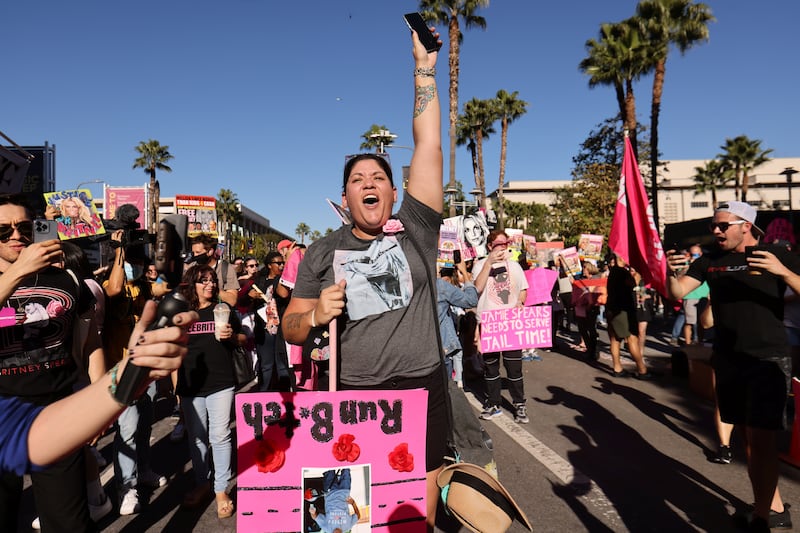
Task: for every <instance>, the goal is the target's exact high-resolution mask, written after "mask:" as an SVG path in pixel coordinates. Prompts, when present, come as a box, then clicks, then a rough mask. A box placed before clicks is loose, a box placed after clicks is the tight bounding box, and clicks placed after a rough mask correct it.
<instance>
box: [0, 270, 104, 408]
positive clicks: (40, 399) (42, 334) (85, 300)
mask: <svg viewBox="0 0 800 533" xmlns="http://www.w3.org/2000/svg"><path fill="white" fill-rule="evenodd" d="M92 305H94V297H93V296H92V294H91V291H90V290H89V288H88V287H87V286H86V284H85V283H83V282H82V281H79V282H78V283H77V284H76V280H75V279H73V278H72V276H70V275H69V274H68V273H67V272H66V271H64V270H61V269H58V268H54V267H49V268H47V269H45V270H43V271H42V272H40V273H38V274H35V275H33V276H28V277H26V278H25V279H23V280H22V282H21V283H20V284H19V286H18V287H17V290H16V291H14V294H12V295H11V297H10V298H9V299H8V301H7V302H6V304H5V307H3V308H2V310H0V394H2V395H5V396H19V397H21V398H24V399H25V400H27V401H29V402H32V403H35V404H37V405H47V404H50V403H53V402H55V401H57V400H60V399H61V398H64V397H66V396H69V395H70V394H71V393H72V387H73V385H74V383H75V381H76V379H77V377H78V376H77V372H78V369H77V366H76V365H75V359H74V358H73V356H72V353H71V352H72V333H73V327H74V320H75V317H76V316H77V315H79V314H82V313H84V312H85V311H87V310H88V309H89V307H90V306H92ZM76 311H77V315H76ZM12 315H13V318H12Z"/></svg>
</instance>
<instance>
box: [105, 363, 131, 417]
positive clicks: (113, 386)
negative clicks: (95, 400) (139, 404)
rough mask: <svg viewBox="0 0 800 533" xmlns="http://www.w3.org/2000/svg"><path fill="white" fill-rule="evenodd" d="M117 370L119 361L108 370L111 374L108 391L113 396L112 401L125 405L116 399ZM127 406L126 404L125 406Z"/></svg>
mask: <svg viewBox="0 0 800 533" xmlns="http://www.w3.org/2000/svg"><path fill="white" fill-rule="evenodd" d="M118 371H119V363H117V364H116V365H114V367H113V368H112V369H111V370H109V372H108V373H109V374H111V385H109V386H108V392H109V394H111V397H112V398H114V401H115V402H117V403H118V404H119V405H125V404H124V403H122V402H120V401H119V399H117V385H118V383H117V372H118ZM126 407H127V406H126Z"/></svg>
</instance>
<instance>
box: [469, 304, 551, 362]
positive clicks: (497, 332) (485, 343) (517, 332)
mask: <svg viewBox="0 0 800 533" xmlns="http://www.w3.org/2000/svg"><path fill="white" fill-rule="evenodd" d="M552 322H553V308H552V307H551V306H549V305H533V306H530V307H512V308H510V309H494V310H492V311H483V312H482V313H481V353H494V352H502V351H506V350H522V349H525V348H547V347H550V346H552V345H553V334H552V330H551V326H552Z"/></svg>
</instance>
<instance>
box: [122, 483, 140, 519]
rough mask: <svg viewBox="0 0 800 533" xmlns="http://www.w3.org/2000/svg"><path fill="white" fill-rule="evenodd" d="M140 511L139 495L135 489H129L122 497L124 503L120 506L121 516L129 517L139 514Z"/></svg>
mask: <svg viewBox="0 0 800 533" xmlns="http://www.w3.org/2000/svg"><path fill="white" fill-rule="evenodd" d="M140 509H141V508H140V506H139V494H138V493H137V492H136V489H135V488H133V489H128V490H127V492H125V495H124V496H123V497H122V502H121V503H120V504H119V514H120V515H121V516H127V515H131V514H134V513H138V512H139V510H140Z"/></svg>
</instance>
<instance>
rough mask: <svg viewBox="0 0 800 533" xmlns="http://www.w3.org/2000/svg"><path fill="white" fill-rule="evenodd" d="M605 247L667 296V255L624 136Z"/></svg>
mask: <svg viewBox="0 0 800 533" xmlns="http://www.w3.org/2000/svg"><path fill="white" fill-rule="evenodd" d="M608 247H609V248H611V250H613V251H614V252H616V253H617V254H618V255H619V256H620V257H622V259H624V260H625V262H626V263H628V264H629V265H631V266H632V267H633V268H635V269H636V271H637V272H639V273H640V274H641V275H642V278H644V281H645V283H649V284H650V286H651V287H653V288H654V289H655V290H657V291H658V292H659V293H660V294H662V295H664V296H666V279H667V258H666V255H665V254H664V247H663V246H662V244H661V238H660V237H659V236H658V230H657V229H656V225H655V222H654V221H653V211H652V209H651V207H650V201H649V200H648V198H647V192H646V191H645V189H644V184H643V183H642V175H641V174H640V173H639V165H638V164H637V163H636V158H635V157H634V155H633V147H632V146H631V141H630V139H628V137H627V135H626V136H625V154H624V155H623V157H622V174H621V176H620V180H619V193H617V207H616V209H615V210H614V219H613V221H612V222H611V234H610V235H609V237H608Z"/></svg>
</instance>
